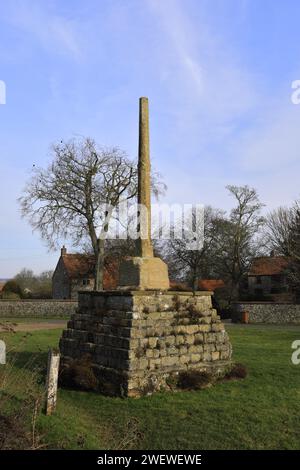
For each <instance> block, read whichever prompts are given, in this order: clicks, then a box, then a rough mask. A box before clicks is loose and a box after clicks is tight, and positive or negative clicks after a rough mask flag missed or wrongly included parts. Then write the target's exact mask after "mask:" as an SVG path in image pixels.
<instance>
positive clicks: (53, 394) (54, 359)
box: [46, 349, 60, 416]
mask: <svg viewBox="0 0 300 470" xmlns="http://www.w3.org/2000/svg"><path fill="white" fill-rule="evenodd" d="M59 361H60V353H59V351H57V350H53V349H49V353H48V367H47V383H46V415H47V416H49V415H51V414H52V413H53V412H54V411H55V408H56V400H57V382H58V371H59Z"/></svg>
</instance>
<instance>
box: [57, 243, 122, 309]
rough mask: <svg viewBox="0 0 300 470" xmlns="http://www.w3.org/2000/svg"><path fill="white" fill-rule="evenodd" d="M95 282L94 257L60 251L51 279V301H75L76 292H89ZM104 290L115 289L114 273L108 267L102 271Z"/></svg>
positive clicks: (64, 250) (65, 250)
mask: <svg viewBox="0 0 300 470" xmlns="http://www.w3.org/2000/svg"><path fill="white" fill-rule="evenodd" d="M94 282H95V257H94V256H93V255H85V254H78V253H67V249H66V248H65V247H63V248H62V249H61V255H60V258H59V260H58V263H57V266H56V268H55V271H54V274H53V277H52V295H53V299H74V300H77V297H78V291H83V290H87V291H91V290H93V288H94ZM103 284H104V289H106V290H110V289H115V288H116V284H117V282H116V273H115V272H114V270H113V269H112V268H111V267H110V269H107V268H106V269H105V271H104V282H103Z"/></svg>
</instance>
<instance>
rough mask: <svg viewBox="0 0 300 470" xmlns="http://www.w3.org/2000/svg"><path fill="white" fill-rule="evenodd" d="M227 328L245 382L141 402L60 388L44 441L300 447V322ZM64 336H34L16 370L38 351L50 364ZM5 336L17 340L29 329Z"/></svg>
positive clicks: (93, 445)
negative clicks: (294, 357)
mask: <svg viewBox="0 0 300 470" xmlns="http://www.w3.org/2000/svg"><path fill="white" fill-rule="evenodd" d="M226 328H227V330H228V332H229V334H230V338H231V341H232V344H233V348H234V359H235V361H237V362H241V363H243V364H244V365H246V366H247V368H248V371H249V375H248V377H247V378H246V379H244V380H239V381H230V382H223V383H219V384H217V385H216V386H214V387H211V388H208V389H204V390H200V391H195V392H176V393H158V394H155V395H152V396H149V397H144V398H140V399H121V398H109V397H104V396H101V395H97V394H95V393H86V392H77V391H70V390H59V396H58V407H57V411H56V413H55V415H53V416H51V417H46V416H44V415H42V416H40V418H39V421H38V427H39V431H40V433H41V434H42V435H43V436H44V441H45V442H46V443H47V444H48V446H49V448H65V449H81V448H83V449H128V448H135V449H299V448H300V365H299V366H294V365H292V363H291V353H292V349H291V343H292V341H294V340H295V339H300V327H292V326H290V327H288V326H285V327H277V326H276V327H275V326H266V325H265V326H246V325H240V326H236V325H227V326H226ZM60 333H61V332H60V330H51V331H44V330H43V331H38V332H34V333H33V334H32V335H30V336H28V337H27V339H26V340H25V342H24V344H23V345H22V353H21V354H20V356H19V358H18V362H17V364H16V366H15V367H22V366H23V365H24V363H25V362H26V360H27V358H28V357H29V356H30V354H32V353H35V354H36V355H37V357H38V360H39V362H41V363H44V364H46V360H47V349H48V347H49V346H57V343H58V339H59V337H60ZM5 336H6V338H7V339H9V342H13V343H18V342H19V341H20V338H21V336H22V334H21V333H17V334H15V335H12V334H10V335H8V334H6V335H5ZM0 367H1V366H0Z"/></svg>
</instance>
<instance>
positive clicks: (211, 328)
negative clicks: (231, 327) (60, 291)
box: [60, 291, 231, 396]
mask: <svg viewBox="0 0 300 470" xmlns="http://www.w3.org/2000/svg"><path fill="white" fill-rule="evenodd" d="M60 350H61V353H62V362H63V363H64V365H67V364H68V363H70V360H71V359H75V358H80V357H83V356H84V354H87V353H88V354H90V355H91V358H92V363H93V366H94V369H95V370H96V371H97V375H98V376H99V377H100V381H101V382H102V385H101V390H100V391H102V392H103V393H108V394H114V395H124V396H140V395H145V394H148V393H152V392H153V391H156V390H159V389H161V388H168V385H167V382H168V377H170V376H171V375H172V374H174V373H175V374H178V373H179V372H180V371H187V370H197V371H209V372H212V373H214V374H217V375H219V374H222V373H224V371H225V370H226V368H228V366H229V364H230V359H231V345H230V342H229V338H228V336H227V333H226V332H225V328H224V325H223V323H222V322H221V320H220V317H219V316H218V315H217V312H216V310H215V309H213V308H212V304H211V293H210V292H203V293H197V295H193V294H191V293H189V292H188V293H182V292H168V291H167V292H157V293H155V292H149V293H148V292H147V291H134V292H129V293H124V294H121V293H119V294H118V293H116V292H114V293H111V294H110V293H104V292H103V293H97V292H95V293H90V294H88V293H80V294H79V308H78V311H77V312H76V313H75V314H74V315H72V317H71V320H70V321H69V322H68V328H67V329H66V330H65V331H64V332H63V337H62V339H61V341H60Z"/></svg>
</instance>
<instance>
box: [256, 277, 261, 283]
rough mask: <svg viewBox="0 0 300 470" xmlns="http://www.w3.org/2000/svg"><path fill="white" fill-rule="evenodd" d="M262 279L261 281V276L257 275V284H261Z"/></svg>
mask: <svg viewBox="0 0 300 470" xmlns="http://www.w3.org/2000/svg"><path fill="white" fill-rule="evenodd" d="M261 283H262V281H261V276H257V277H256V284H261Z"/></svg>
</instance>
